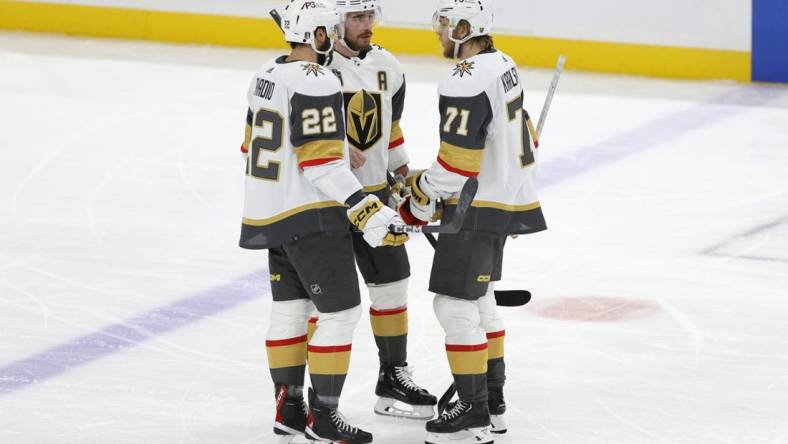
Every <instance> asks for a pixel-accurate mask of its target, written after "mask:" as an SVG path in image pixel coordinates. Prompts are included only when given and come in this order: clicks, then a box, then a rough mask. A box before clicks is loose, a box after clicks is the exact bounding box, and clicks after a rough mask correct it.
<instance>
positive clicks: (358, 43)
mask: <svg viewBox="0 0 788 444" xmlns="http://www.w3.org/2000/svg"><path fill="white" fill-rule="evenodd" d="M375 20H376V17H375V12H374V11H364V12H351V13H349V14H348V15H347V17H346V18H345V42H346V43H347V44H348V46H349V47H350V49H352V50H354V51H361V50H363V49H366V48H369V45H370V44H371V43H372V35H373V33H372V29H373V28H374V27H375Z"/></svg>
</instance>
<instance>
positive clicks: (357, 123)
mask: <svg viewBox="0 0 788 444" xmlns="http://www.w3.org/2000/svg"><path fill="white" fill-rule="evenodd" d="M382 108H383V107H382V99H381V96H380V93H371V92H367V91H364V90H363V89H362V90H361V91H359V92H357V93H355V94H354V93H345V112H346V113H347V140H348V142H350V144H351V145H353V146H354V147H356V148H358V149H359V150H361V151H366V150H368V149H370V148H372V147H373V146H375V144H376V143H378V141H379V140H380V137H381V136H382V135H383V127H382V123H383V118H382V116H381V112H382Z"/></svg>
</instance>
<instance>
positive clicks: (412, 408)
mask: <svg viewBox="0 0 788 444" xmlns="http://www.w3.org/2000/svg"><path fill="white" fill-rule="evenodd" d="M375 413H377V414H378V415H383V416H393V417H395V418H404V419H415V420H421V421H423V420H426V419H432V418H433V417H434V416H435V407H434V406H431V405H411V404H407V403H404V402H402V401H397V400H396V399H392V398H378V401H377V402H376V403H375Z"/></svg>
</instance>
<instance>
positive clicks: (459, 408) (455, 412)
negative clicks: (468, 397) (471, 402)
mask: <svg viewBox="0 0 788 444" xmlns="http://www.w3.org/2000/svg"><path fill="white" fill-rule="evenodd" d="M467 408H468V403H467V402H463V401H462V400H459V401H457V402H455V403H454V407H452V408H451V410H447V411H445V412H443V414H442V415H441V419H447V420H448V419H454V418H456V417H458V416H460V414H462V412H464V411H465V409H467Z"/></svg>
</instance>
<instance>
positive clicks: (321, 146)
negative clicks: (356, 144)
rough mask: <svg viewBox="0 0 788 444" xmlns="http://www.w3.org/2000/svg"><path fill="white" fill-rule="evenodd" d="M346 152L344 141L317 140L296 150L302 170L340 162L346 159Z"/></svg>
mask: <svg viewBox="0 0 788 444" xmlns="http://www.w3.org/2000/svg"><path fill="white" fill-rule="evenodd" d="M344 152H345V142H344V141H342V140H317V141H314V142H307V143H305V144H304V145H301V146H300V147H298V148H296V149H295V153H296V156H297V157H298V166H299V167H301V169H303V168H304V167H309V166H315V165H322V164H324V163H328V162H333V161H335V160H340V159H342V158H344Z"/></svg>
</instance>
